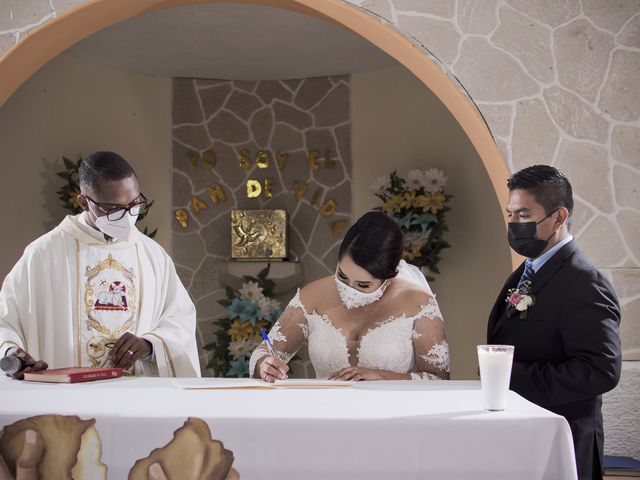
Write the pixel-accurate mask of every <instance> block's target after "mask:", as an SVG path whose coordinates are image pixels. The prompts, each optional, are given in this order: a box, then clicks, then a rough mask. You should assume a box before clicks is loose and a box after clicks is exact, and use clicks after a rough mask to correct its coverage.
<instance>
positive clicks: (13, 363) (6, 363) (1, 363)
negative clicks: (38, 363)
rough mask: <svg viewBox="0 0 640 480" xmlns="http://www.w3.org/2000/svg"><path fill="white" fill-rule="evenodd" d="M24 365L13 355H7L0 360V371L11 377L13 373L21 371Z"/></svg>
mask: <svg viewBox="0 0 640 480" xmlns="http://www.w3.org/2000/svg"><path fill="white" fill-rule="evenodd" d="M23 366H24V363H23V362H22V360H21V359H19V358H18V357H16V356H15V355H7V356H6V357H2V358H0V370H2V371H3V372H4V373H6V374H7V375H13V374H14V373H17V372H19V371H20V370H22V368H23Z"/></svg>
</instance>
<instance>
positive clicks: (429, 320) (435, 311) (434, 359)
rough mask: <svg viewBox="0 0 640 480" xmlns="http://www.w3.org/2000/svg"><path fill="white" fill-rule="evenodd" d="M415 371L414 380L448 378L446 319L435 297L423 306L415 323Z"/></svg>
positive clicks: (412, 376) (412, 377)
mask: <svg viewBox="0 0 640 480" xmlns="http://www.w3.org/2000/svg"><path fill="white" fill-rule="evenodd" d="M413 350H414V355H415V371H413V372H411V379H412V380H448V379H449V344H448V343H447V336H446V334H445V331H444V321H443V319H442V314H441V313H440V308H439V307H438V302H436V299H435V298H434V297H430V298H429V302H428V303H427V304H426V305H425V306H424V307H422V310H421V311H420V313H419V314H418V315H417V316H416V320H415V321H414V324H413Z"/></svg>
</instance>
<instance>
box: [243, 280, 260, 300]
mask: <svg viewBox="0 0 640 480" xmlns="http://www.w3.org/2000/svg"><path fill="white" fill-rule="evenodd" d="M238 293H239V294H240V298H246V299H247V300H251V301H252V302H255V303H259V302H260V300H261V299H263V298H264V295H263V294H262V287H261V286H259V285H258V284H257V283H256V282H251V281H249V282H247V283H243V284H242V288H241V289H240V290H238Z"/></svg>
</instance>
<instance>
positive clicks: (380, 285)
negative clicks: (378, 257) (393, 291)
mask: <svg viewBox="0 0 640 480" xmlns="http://www.w3.org/2000/svg"><path fill="white" fill-rule="evenodd" d="M335 279H336V288H337V290H338V295H339V296H340V301H341V302H342V304H343V305H344V306H345V307H347V308H348V309H352V308H358V307H364V306H365V305H370V304H372V303H374V302H377V301H378V300H380V298H382V295H383V294H384V292H385V290H386V289H387V286H388V285H389V281H388V280H384V281H383V280H381V279H379V278H375V277H374V276H373V275H371V274H370V273H369V272H367V271H366V270H365V269H364V268H362V267H360V266H359V265H357V264H356V263H355V262H354V261H353V259H352V258H351V256H349V255H345V256H344V257H342V259H341V260H340V262H338V268H337V269H336V277H335Z"/></svg>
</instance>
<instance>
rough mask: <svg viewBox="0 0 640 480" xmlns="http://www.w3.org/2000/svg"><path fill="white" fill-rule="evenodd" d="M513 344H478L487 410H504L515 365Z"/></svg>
mask: <svg viewBox="0 0 640 480" xmlns="http://www.w3.org/2000/svg"><path fill="white" fill-rule="evenodd" d="M513 350H514V347H513V345H478V365H479V366H480V382H481V383H482V397H483V400H484V408H485V409H486V410H504V409H505V408H506V407H507V396H508V392H509V383H510V380H511V366H512V365H513Z"/></svg>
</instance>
